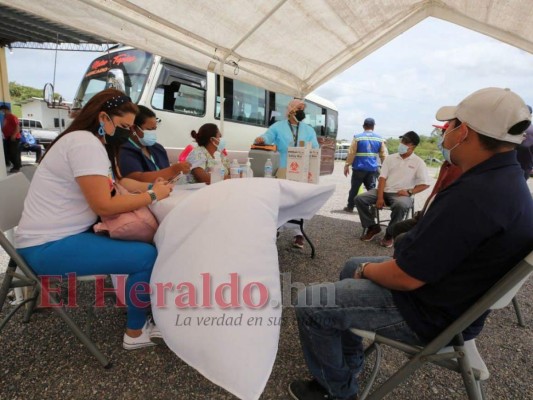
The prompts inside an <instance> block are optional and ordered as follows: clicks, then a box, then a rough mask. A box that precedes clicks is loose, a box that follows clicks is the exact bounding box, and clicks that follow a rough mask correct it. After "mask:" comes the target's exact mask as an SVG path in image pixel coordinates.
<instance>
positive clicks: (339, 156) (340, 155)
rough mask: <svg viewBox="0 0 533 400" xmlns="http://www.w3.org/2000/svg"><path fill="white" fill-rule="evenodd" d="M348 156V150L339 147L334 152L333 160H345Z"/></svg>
mask: <svg viewBox="0 0 533 400" xmlns="http://www.w3.org/2000/svg"><path fill="white" fill-rule="evenodd" d="M346 157H348V150H345V149H339V150H337V151H336V152H335V160H346Z"/></svg>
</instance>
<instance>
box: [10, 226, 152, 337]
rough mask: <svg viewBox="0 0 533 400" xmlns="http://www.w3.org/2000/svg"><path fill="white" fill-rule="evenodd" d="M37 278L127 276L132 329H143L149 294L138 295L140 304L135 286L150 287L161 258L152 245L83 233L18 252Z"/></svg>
mask: <svg viewBox="0 0 533 400" xmlns="http://www.w3.org/2000/svg"><path fill="white" fill-rule="evenodd" d="M18 252H19V253H20V254H21V255H22V257H24V260H25V261H26V262H27V263H28V264H29V265H30V266H31V267H32V269H33V270H34V271H35V273H36V274H37V275H63V276H65V275H66V274H67V273H71V272H74V273H76V274H77V275H80V276H83V275H99V274H102V275H107V274H127V275H128V279H127V281H126V305H127V306H128V321H127V324H126V326H127V327H128V328H130V329H141V328H142V327H143V325H144V323H145V322H146V314H147V312H148V311H149V308H150V307H149V306H148V307H141V306H140V302H143V303H144V304H150V295H149V294H137V295H136V297H137V299H138V300H139V301H140V302H133V301H132V296H130V295H129V293H130V290H131V288H132V287H134V285H137V284H139V283H143V284H144V283H146V284H149V283H150V275H151V274H152V268H153V267H154V263H155V259H156V257H157V249H156V248H155V247H154V246H152V245H151V244H148V243H142V242H134V241H124V240H115V239H111V238H109V237H106V236H99V235H95V234H94V233H90V232H83V233H79V234H77V235H72V236H68V237H66V238H63V239H60V240H56V241H53V242H49V243H45V244H41V245H38V246H32V247H25V248H22V249H18Z"/></svg>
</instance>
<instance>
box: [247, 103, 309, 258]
mask: <svg viewBox="0 0 533 400" xmlns="http://www.w3.org/2000/svg"><path fill="white" fill-rule="evenodd" d="M304 110H305V102H304V101H303V100H300V99H293V100H291V101H290V103H289V105H288V106H287V112H286V115H287V119H284V120H281V121H278V122H276V123H275V124H272V126H270V128H268V130H267V131H266V132H265V133H264V134H263V135H261V136H259V137H258V138H256V139H255V144H275V145H276V146H277V148H278V152H279V168H278V172H277V173H276V176H277V177H278V178H282V179H285V177H286V173H287V150H288V148H289V147H296V146H299V144H300V142H304V145H305V144H307V143H311V147H312V148H313V149H318V147H319V146H318V141H317V139H316V132H315V130H314V129H313V128H312V127H311V126H310V125H307V124H305V123H303V122H302V121H303V120H304V119H305V112H304ZM290 225H292V226H294V243H293V245H294V247H297V248H300V249H301V248H303V247H304V237H303V235H302V231H301V230H300V228H299V227H297V226H296V225H294V224H290Z"/></svg>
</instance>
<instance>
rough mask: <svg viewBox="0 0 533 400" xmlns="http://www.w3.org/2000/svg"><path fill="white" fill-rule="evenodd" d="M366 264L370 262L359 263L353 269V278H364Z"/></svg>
mask: <svg viewBox="0 0 533 400" xmlns="http://www.w3.org/2000/svg"><path fill="white" fill-rule="evenodd" d="M367 264H370V263H367V262H365V263H361V264H359V266H358V267H357V269H356V270H355V278H356V279H366V278H365V268H366V266H367Z"/></svg>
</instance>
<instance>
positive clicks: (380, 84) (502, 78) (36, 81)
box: [6, 18, 533, 139]
mask: <svg viewBox="0 0 533 400" xmlns="http://www.w3.org/2000/svg"><path fill="white" fill-rule="evenodd" d="M6 52H7V50H6ZM98 55H99V53H83V52H64V51H61V52H58V55H57V59H58V62H57V71H56V79H55V81H56V85H55V88H56V92H57V93H60V94H61V95H63V97H64V98H65V99H67V100H68V101H71V100H72V99H73V98H74V94H75V92H76V89H77V87H78V84H79V82H80V80H81V77H82V76H83V74H84V73H85V71H86V69H87V67H88V65H89V63H90V62H91V61H92V60H93V59H94V58H96V57H97V56H98ZM6 56H7V57H6V58H7V63H8V73H9V80H10V81H16V82H17V83H20V84H24V85H28V86H33V87H38V88H42V87H43V86H44V84H45V83H47V82H52V81H53V79H54V57H55V52H54V51H44V50H25V49H13V52H12V54H10V53H9V52H7V53H6ZM488 86H496V87H508V88H511V89H512V90H514V91H515V92H516V93H518V94H519V95H520V96H522V98H523V99H524V100H525V102H526V103H528V104H533V93H532V91H531V89H530V88H533V55H531V54H529V53H527V52H525V51H523V50H520V49H517V48H515V47H512V46H510V45H507V44H505V43H502V42H499V41H497V40H495V39H492V38H490V37H487V36H485V35H482V34H479V33H477V32H474V31H471V30H468V29H465V28H462V27H459V26H457V25H454V24H451V23H448V22H445V21H442V20H438V19H435V18H428V19H426V20H424V21H422V22H421V23H419V24H418V25H416V26H414V27H413V28H411V29H409V30H408V31H406V32H404V33H403V34H402V35H400V36H398V37H397V38H395V39H394V40H392V41H391V42H389V43H388V44H386V45H384V46H383V47H381V48H380V49H378V50H377V51H375V52H374V53H372V54H370V55H369V56H368V57H366V58H364V59H363V60H361V61H359V62H358V63H357V64H355V65H354V66H352V67H351V68H349V69H347V70H346V71H345V72H343V73H341V74H339V75H338V76H336V77H335V78H333V79H332V80H331V81H329V82H327V83H326V84H324V85H322V86H321V87H319V88H318V89H317V90H316V91H315V93H316V94H318V95H320V96H322V97H324V98H326V99H328V100H330V101H332V102H333V103H334V104H335V105H336V107H337V108H338V110H339V133H338V136H337V138H338V139H350V138H351V137H352V136H353V135H354V134H355V133H359V132H361V131H362V124H363V120H364V119H365V118H366V117H372V118H374V119H375V120H376V127H375V131H376V132H378V133H380V134H382V135H383V136H384V137H396V136H399V135H401V134H402V133H405V132H407V131H409V130H414V131H415V132H417V133H418V134H420V135H429V134H430V133H431V131H432V130H433V127H432V126H431V125H432V124H434V123H437V121H436V120H435V112H436V111H437V109H438V108H439V107H441V106H444V105H455V104H457V103H458V102H460V101H461V100H462V99H463V98H465V97H466V96H468V95H469V94H470V93H472V92H474V91H475V90H478V89H481V88H483V87H488Z"/></svg>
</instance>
